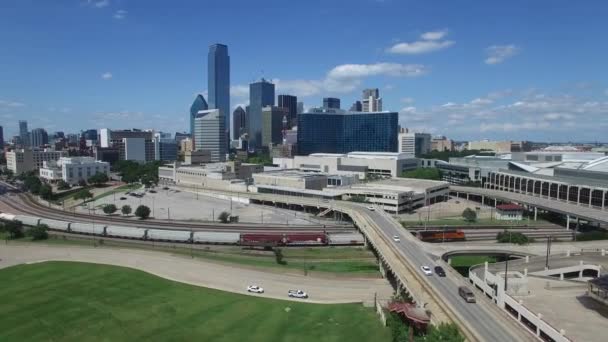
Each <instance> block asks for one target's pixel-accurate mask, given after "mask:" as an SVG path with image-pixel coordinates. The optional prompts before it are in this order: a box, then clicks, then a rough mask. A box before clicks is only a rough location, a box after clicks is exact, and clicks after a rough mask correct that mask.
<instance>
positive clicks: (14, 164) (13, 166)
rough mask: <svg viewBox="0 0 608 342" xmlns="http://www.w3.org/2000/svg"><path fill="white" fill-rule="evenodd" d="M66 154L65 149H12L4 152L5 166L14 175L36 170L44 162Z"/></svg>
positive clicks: (57, 158)
mask: <svg viewBox="0 0 608 342" xmlns="http://www.w3.org/2000/svg"><path fill="white" fill-rule="evenodd" d="M65 156H67V152H65V151H55V150H50V149H43V150H38V149H14V150H11V151H8V152H6V164H7V168H8V169H9V170H11V171H13V173H14V174H15V175H20V174H22V173H24V172H29V171H36V170H38V169H40V168H41V167H43V164H44V162H48V161H56V160H59V158H61V157H65Z"/></svg>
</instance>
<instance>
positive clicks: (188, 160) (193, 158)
mask: <svg viewBox="0 0 608 342" xmlns="http://www.w3.org/2000/svg"><path fill="white" fill-rule="evenodd" d="M205 163H211V151H209V150H198V151H186V153H185V154H184V164H186V165H200V164H205Z"/></svg>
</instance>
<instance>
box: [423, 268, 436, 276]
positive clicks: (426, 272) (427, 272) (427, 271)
mask: <svg viewBox="0 0 608 342" xmlns="http://www.w3.org/2000/svg"><path fill="white" fill-rule="evenodd" d="M420 269H421V270H422V273H424V274H425V275H427V276H430V275H433V271H432V270H431V268H430V267H428V266H420Z"/></svg>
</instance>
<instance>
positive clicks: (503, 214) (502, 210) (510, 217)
mask: <svg viewBox="0 0 608 342" xmlns="http://www.w3.org/2000/svg"><path fill="white" fill-rule="evenodd" d="M523 216H524V208H523V207H522V206H520V205H517V204H499V205H497V206H496V215H495V218H496V219H497V220H499V221H521V220H522V219H523Z"/></svg>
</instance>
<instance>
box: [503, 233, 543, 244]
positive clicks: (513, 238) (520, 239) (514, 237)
mask: <svg viewBox="0 0 608 342" xmlns="http://www.w3.org/2000/svg"><path fill="white" fill-rule="evenodd" d="M496 241H498V242H500V243H516V244H518V245H525V244H528V243H530V242H532V241H534V239H532V238H529V237H527V236H526V235H524V234H522V233H519V232H510V231H508V230H505V231H504V232H500V233H498V234H496Z"/></svg>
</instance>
